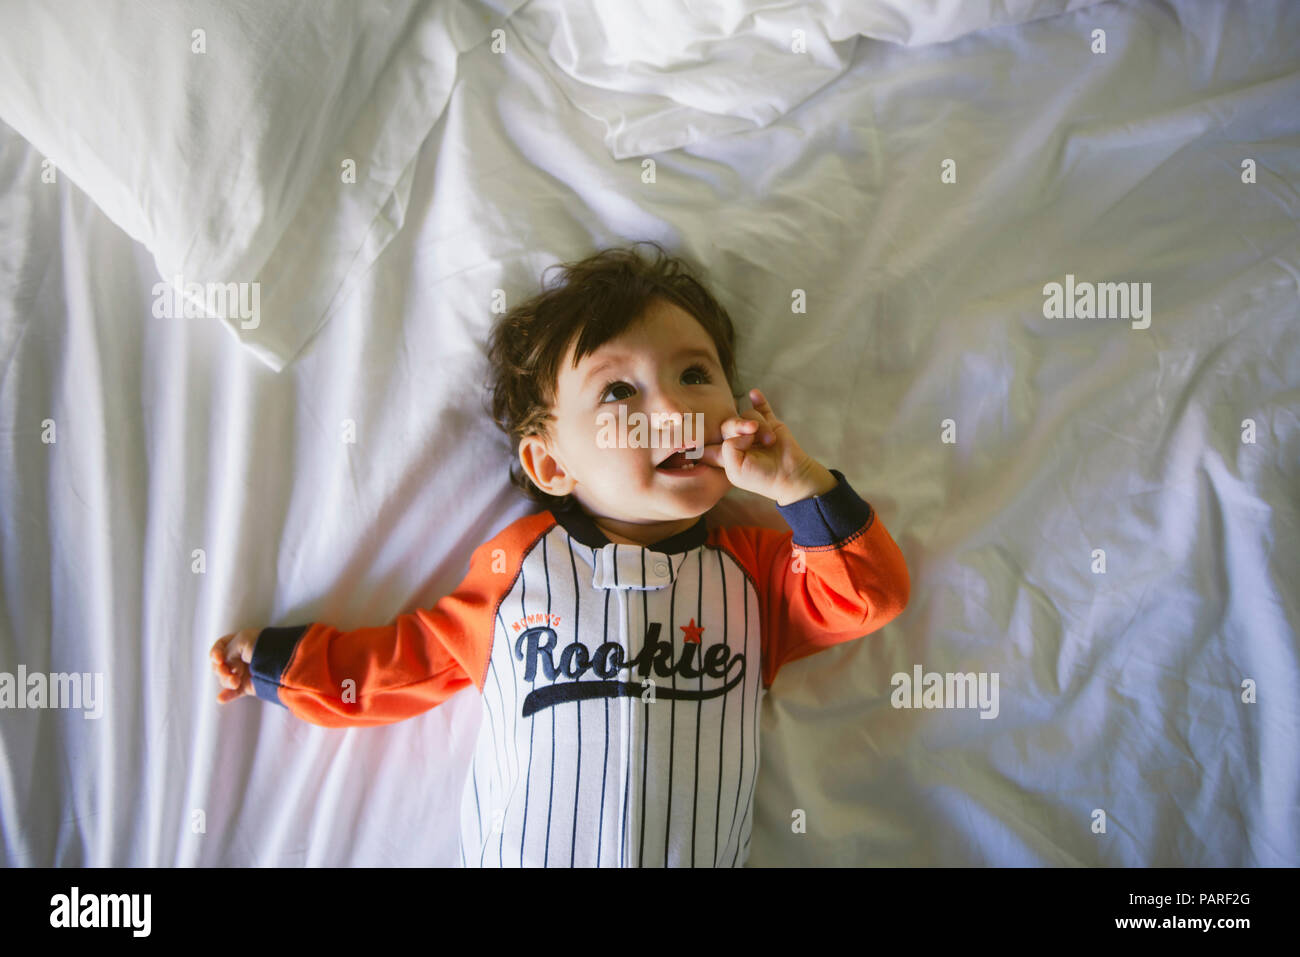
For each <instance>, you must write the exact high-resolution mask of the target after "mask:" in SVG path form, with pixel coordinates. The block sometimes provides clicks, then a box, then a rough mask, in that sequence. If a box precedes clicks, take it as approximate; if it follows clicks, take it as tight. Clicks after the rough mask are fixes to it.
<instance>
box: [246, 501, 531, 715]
mask: <svg viewBox="0 0 1300 957" xmlns="http://www.w3.org/2000/svg"><path fill="white" fill-rule="evenodd" d="M552 524H554V519H553V518H552V517H551V516H550V515H549V514H548V513H545V512H543V513H539V514H537V515H532V516H528V517H527V518H525V519H521V520H519V521H518V522H516V523H514V524H513V525H511V526H510V527H509V528H507V529H506V530H505V531H503V532H502V533H500V534H499V535H497V536H496V537H494V538H493V539H491V540H489V541H487V542H485V543H483V544H482V545H480V546H479V547H478V548H476V549H475V550H474V553H473V554H472V555H471V556H470V563H469V572H468V574H466V576H465V578H464V580H463V581H462V582H461V583H460V585H459V586H458V587H457V588H456V590H455V591H454V592H452V593H451V594H450V595H448V596H446V597H445V598H442V599H440V600H439V601H438V602H437V603H436V604H435V605H433V607H432V608H427V609H425V608H420V609H417V610H415V611H413V612H409V613H407V614H402V615H398V616H397V618H396V620H395V621H394V622H393V623H392V624H390V625H381V626H375V627H368V628H358V629H355V630H353V631H341V630H339V629H338V628H334V627H332V626H330V625H325V624H320V623H316V624H308V625H297V626H292V627H283V628H264V629H262V631H261V633H260V634H259V635H258V639H257V644H256V645H255V646H254V649H253V660H252V662H251V669H250V670H251V672H252V676H253V686H254V688H255V690H256V692H257V696H258V697H259V698H263V699H265V700H267V701H274V702H276V703H277V704H281V705H284V707H286V708H288V709H289V710H290V711H291V712H293V714H294V715H296V716H297V717H299V718H301V719H302V720H304V721H307V722H310V723H311V724H318V725H323V726H324V727H327V728H344V727H369V726H373V725H380V724H391V723H393V722H395V721H401V720H402V719H404V718H410V717H413V716H415V715H417V714H422V713H423V712H425V711H428V710H429V709H430V708H433V707H434V706H435V705H439V704H441V703H442V702H443V701H446V700H447V699H448V698H450V697H451V696H452V695H453V694H455V693H456V692H457V691H460V690H461V689H463V688H467V687H469V686H470V685H473V686H474V687H476V688H478V689H479V691H482V690H483V682H484V680H485V679H486V675H487V666H488V659H489V656H490V654H491V650H492V637H493V635H494V633H495V628H494V623H495V618H496V613H497V606H498V605H499V603H500V601H501V599H502V597H503V596H504V595H505V594H506V593H507V592H508V591H509V590H510V588H511V586H512V584H513V582H514V580H515V578H516V577H517V576H518V574H519V568H520V565H521V564H522V562H523V556H524V553H525V552H526V551H527V549H528V547H529V546H530V545H531V544H532V543H533V542H535V541H537V539H538V538H540V537H541V535H542V534H544V532H545V530H546V528H549V527H550V526H551V525H552Z"/></svg>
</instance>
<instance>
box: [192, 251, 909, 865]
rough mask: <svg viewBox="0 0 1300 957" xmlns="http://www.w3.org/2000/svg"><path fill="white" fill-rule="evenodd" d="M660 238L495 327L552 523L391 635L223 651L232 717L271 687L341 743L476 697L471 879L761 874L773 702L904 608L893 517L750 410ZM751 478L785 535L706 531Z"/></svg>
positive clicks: (224, 696)
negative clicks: (754, 835)
mask: <svg viewBox="0 0 1300 957" xmlns="http://www.w3.org/2000/svg"><path fill="white" fill-rule="evenodd" d="M652 245H655V249H656V251H657V255H656V256H655V257H654V258H653V260H651V261H647V260H645V259H643V258H642V257H641V256H640V255H639V254H638V253H637V252H636V250H635V248H634V247H629V248H627V249H612V250H605V251H604V252H601V253H598V254H597V255H594V256H592V257H590V258H588V259H585V260H583V261H581V262H577V263H567V264H562V266H561V268H563V270H564V281H563V282H561V283H560V284H558V285H555V286H552V287H550V288H547V289H544V291H543V292H541V293H540V294H539V295H537V296H535V297H534V298H533V299H531V300H529V301H528V302H525V303H522V304H520V305H519V306H516V307H515V308H514V309H513V310H511V311H510V312H509V313H508V314H507V315H506V316H504V317H503V319H502V321H501V322H500V323H499V324H498V326H497V327H496V329H494V331H493V333H492V337H491V340H490V342H489V350H488V351H489V358H490V361H491V366H492V379H493V381H492V413H493V417H494V419H495V420H496V422H497V424H498V425H499V426H501V427H502V428H503V429H504V430H505V431H506V433H507V434H508V435H509V436H510V439H511V442H512V445H513V446H514V449H515V450H516V452H517V455H518V460H519V466H520V471H515V470H514V468H513V465H512V468H511V479H512V481H514V482H515V483H516V484H518V485H519V486H520V487H521V488H523V489H525V490H526V491H527V493H528V494H529V495H531V496H532V497H533V498H534V499H535V500H536V501H537V502H538V504H540V505H542V506H543V507H544V510H542V511H539V512H536V513H535V514H531V515H527V516H525V517H523V518H520V519H519V520H517V521H516V522H514V523H513V524H511V525H509V526H508V527H506V528H505V529H504V530H503V531H501V532H500V533H499V534H497V535H496V536H494V537H493V538H491V539H490V540H488V541H487V542H485V543H483V544H482V545H480V546H479V547H478V548H477V549H475V551H474V552H473V554H472V556H471V557H470V562H469V571H468V573H467V575H466V576H465V579H464V581H462V582H461V584H460V585H459V586H458V587H457V588H456V590H455V591H454V592H453V593H452V594H450V595H448V596H446V597H445V598H442V599H441V600H439V601H438V602H436V603H435V604H434V605H433V606H432V607H430V608H421V609H417V610H415V611H413V612H410V613H408V614H403V615H399V616H398V617H397V619H396V621H394V622H393V623H392V624H390V625H385V626H380V627H370V628H358V629H356V630H354V631H340V630H338V629H337V628H333V627H331V626H329V625H326V624H319V623H317V624H305V625H298V626H294V627H280V628H262V629H245V630H243V631H240V632H238V633H236V634H233V635H226V636H225V637H223V638H221V639H220V640H218V641H217V642H216V644H215V645H213V647H212V652H211V657H212V664H213V668H214V670H215V671H216V672H217V676H218V679H219V681H220V682H221V684H222V685H223V689H222V690H221V691H220V692H219V693H218V696H217V697H218V700H219V701H221V702H226V701H230V700H232V699H234V698H237V697H240V696H241V695H254V694H255V695H257V696H258V697H261V698H264V699H266V700H267V701H273V702H276V703H278V704H280V705H283V706H284V707H286V708H288V709H289V710H290V711H291V712H292V713H293V714H295V715H296V716H298V717H299V718H301V719H303V720H304V721H309V722H312V723H314V724H319V725H324V726H326V727H334V728H337V727H348V726H358V725H365V726H370V725H378V724H387V723H389V722H393V721H400V720H402V719H403V718H409V717H412V716H414V715H418V714H420V713H422V712H424V711H427V710H429V709H430V708H432V707H434V706H435V705H437V704H440V703H441V702H443V701H445V700H446V699H447V698H449V697H451V696H452V695H453V694H455V693H456V692H458V691H460V690H461V689H463V688H467V687H470V686H471V685H472V686H473V687H474V688H475V689H476V690H477V691H478V692H479V693H480V695H481V696H482V707H483V715H482V725H481V728H480V731H479V737H478V741H477V744H476V747H475V751H474V756H473V761H472V766H471V768H470V771H469V774H468V775H467V777H466V781H465V787H464V791H463V797H462V801H461V819H460V854H461V863H462V864H463V865H466V866H483V865H490V866H496V865H510V866H564V867H568V866H579V867H590V866H600V867H633V866H665V865H666V866H669V867H676V866H728V867H734V866H737V865H743V864H744V863H745V861H746V860H747V858H748V856H749V841H750V832H751V829H752V824H753V804H754V782H755V778H756V775H757V772H758V764H759V746H758V732H759V715H760V711H759V708H760V706H761V699H762V695H763V694H765V693H766V691H767V689H768V687H769V686H770V685H771V684H772V681H773V679H774V678H775V677H776V674H777V672H778V670H779V669H780V668H781V666H782V665H783V664H785V663H786V662H790V661H794V660H796V659H798V658H803V657H805V656H807V655H810V654H813V653H814V652H816V651H819V650H821V649H823V648H827V647H830V646H832V645H835V644H839V643H841V642H845V641H849V640H851V639H854V638H858V637H861V636H863V635H866V634H869V633H870V632H873V631H876V630H877V629H878V628H880V627H882V626H883V625H884V624H886V623H887V622H888V621H890V620H891V619H893V618H894V617H895V616H897V615H898V614H899V613H900V612H901V611H902V610H903V608H904V607H905V606H906V604H907V599H908V592H909V587H910V584H909V577H908V572H907V565H906V563H905V562H904V560H903V555H902V552H901V551H900V550H899V548H898V546H897V545H896V544H895V543H894V540H893V539H892V538H891V537H890V535H889V532H888V531H886V530H885V527H884V525H883V524H882V523H881V521H880V518H879V516H877V515H876V514H875V512H874V510H873V509H872V508H871V506H870V505H869V504H868V503H867V502H865V501H863V500H862V499H861V498H860V497H859V496H858V495H857V493H856V492H855V491H854V490H853V488H851V487H850V485H849V483H848V482H847V481H846V480H845V478H844V476H843V475H842V474H841V473H840V472H838V471H836V470H834V469H827V468H825V467H824V466H823V465H822V464H821V463H819V462H817V461H816V460H815V459H813V458H812V457H811V456H809V455H808V454H807V453H806V452H805V451H804V450H803V449H802V448H800V446H799V444H798V443H797V442H796V441H795V438H794V435H793V434H792V433H791V431H790V428H789V426H788V425H786V424H785V423H784V422H782V421H781V420H780V419H779V418H777V416H776V413H775V412H774V411H773V409H772V406H771V405H770V403H769V402H768V399H767V398H766V397H765V396H764V395H763V394H762V393H761V392H760V391H759V390H758V389H752V390H750V392H749V398H750V400H751V402H752V404H753V408H752V410H746V411H744V412H741V411H739V410H738V408H737V404H736V395H735V394H734V393H733V388H732V384H733V382H734V381H735V368H734V330H733V328H732V323H731V320H730V318H729V317H728V315H727V313H726V311H725V310H724V309H723V308H722V306H721V305H719V304H718V302H717V301H716V300H715V299H714V298H713V296H712V295H710V294H709V292H708V291H706V290H705V288H704V287H703V286H702V285H701V284H700V283H699V282H698V281H696V280H695V279H694V278H692V277H691V275H690V272H689V271H688V270H687V269H686V268H685V266H684V265H683V264H682V263H681V262H680V261H679V260H677V259H674V258H671V257H669V256H667V254H666V253H665V252H664V251H663V250H662V249H661V248H659V247H658V245H657V244H652ZM552 268H556V267H552ZM692 423H694V424H695V427H694V428H692V427H691V424H692ZM732 486H735V487H737V488H740V489H746V490H748V491H750V492H753V493H755V494H758V495H763V496H766V497H767V498H769V499H771V500H772V501H773V502H775V503H776V506H777V508H778V510H779V512H780V514H781V516H782V517H783V518H784V519H785V521H786V523H787V524H788V525H789V526H790V529H791V531H788V532H785V533H781V532H778V531H775V530H772V529H767V528H758V527H730V528H723V527H719V528H712V529H710V528H709V527H708V526H707V525H706V522H705V519H704V517H703V516H704V514H705V513H706V512H708V511H709V510H710V509H711V508H712V507H713V506H714V505H716V504H717V503H718V501H719V500H720V499H721V498H722V497H723V495H724V494H725V493H726V492H727V490H728V489H729V488H730V487H732Z"/></svg>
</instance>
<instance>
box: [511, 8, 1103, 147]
mask: <svg viewBox="0 0 1300 957" xmlns="http://www.w3.org/2000/svg"><path fill="white" fill-rule="evenodd" d="M1097 2H1099V0H811V2H793V0H716V2H710V3H701V2H699V0H531V2H530V3H529V4H528V6H526V7H525V8H524V9H523V10H521V11H520V12H519V13H518V14H516V15H515V16H514V17H512V18H511V21H510V23H511V26H512V27H513V28H514V29H515V30H517V31H518V32H519V35H520V38H521V40H522V42H523V44H524V45H525V47H527V48H528V49H529V51H530V52H531V53H533V55H534V56H535V57H536V59H537V60H538V62H539V63H541V64H542V65H543V67H550V69H549V72H550V73H551V74H552V75H553V76H554V78H555V80H556V83H557V84H558V85H559V86H560V88H561V89H562V90H563V91H564V93H565V95H566V96H567V97H568V98H569V99H570V101H571V102H572V103H573V104H574V106H576V107H577V108H578V109H580V110H582V111H583V112H584V113H586V114H588V115H589V116H591V117H592V118H594V119H597V120H599V121H600V122H602V123H603V124H604V125H605V129H606V134H605V145H606V146H607V147H608V148H609V151H610V153H611V154H612V155H613V156H614V157H615V158H616V159H626V158H628V157H631V156H645V155H647V154H650V153H658V152H661V151H663V150H669V149H675V148H677V147H680V146H687V145H690V144H691V143H695V142H698V141H700V140H703V139H708V138H711V137H715V136H721V135H725V134H727V133H734V132H738V131H742V130H753V129H758V128H762V127H765V126H767V125H768V124H769V123H771V122H772V121H773V120H774V119H776V118H777V117H779V116H781V115H783V114H785V113H787V112H788V111H790V110H791V109H793V108H794V107H795V106H797V105H798V104H800V103H802V102H803V101H804V100H806V99H807V98H808V97H810V96H812V95H813V94H814V93H816V92H817V91H818V90H819V89H821V88H822V87H823V86H825V85H826V84H828V83H830V82H831V81H832V80H834V79H835V78H836V77H838V76H839V75H840V74H841V73H843V72H844V71H845V70H847V69H848V67H849V64H850V63H851V62H852V60H853V55H854V50H855V47H856V44H857V40H858V37H859V36H865V37H868V38H870V39H873V40H882V41H886V42H889V43H896V44H902V45H905V46H919V45H922V44H929V43H946V42H948V41H949V40H953V39H956V38H957V37H960V36H964V35H965V34H967V33H971V32H973V31H976V30H983V29H986V28H988V27H993V26H1000V25H1004V24H1013V23H1023V22H1026V21H1029V20H1036V19H1039V18H1041V17H1047V16H1054V15H1056V14H1059V13H1063V12H1066V11H1068V10H1074V9H1077V8H1079V7H1083V6H1088V5H1090V4H1092V3H1097ZM557 68H558V69H557Z"/></svg>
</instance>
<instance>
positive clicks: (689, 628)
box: [679, 618, 704, 645]
mask: <svg viewBox="0 0 1300 957" xmlns="http://www.w3.org/2000/svg"><path fill="white" fill-rule="evenodd" d="M679 627H680V628H681V629H682V631H684V632H686V635H685V637H683V638H682V641H690V642H693V643H695V644H697V645H698V644H699V643H700V632H702V631H703V630H704V629H703V628H699V627H696V625H695V619H694V618H692V619H691V623H690V624H689V625H680V626H679Z"/></svg>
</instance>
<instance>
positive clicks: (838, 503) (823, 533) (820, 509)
mask: <svg viewBox="0 0 1300 957" xmlns="http://www.w3.org/2000/svg"><path fill="white" fill-rule="evenodd" d="M829 471H830V473H831V474H832V475H834V476H835V478H836V481H837V482H838V484H837V485H836V486H835V487H834V488H833V489H831V490H830V491H829V492H826V493H825V494H824V495H810V496H808V497H807V498H801V499H800V500H799V501H797V502H791V503H790V504H789V505H778V506H777V507H776V509H777V511H778V512H780V513H781V517H782V518H784V519H785V521H786V524H787V525H789V526H790V529H791V531H793V532H794V544H795V545H803V546H806V547H808V548H820V547H824V546H827V545H838V544H839V543H840V542H842V541H844V540H845V539H846V538H848V537H849V536H851V535H852V534H853V533H854V532H857V531H860V530H861V529H862V528H863V527H864V526H866V525H868V524H869V523H870V522H871V521H872V520H873V519H874V518H875V512H874V511H873V510H872V508H871V505H870V504H868V503H867V502H865V501H863V500H862V498H861V497H860V496H859V495H858V493H857V492H855V491H853V486H851V485H849V483H848V481H847V480H846V479H845V478H844V474H843V473H842V472H840V471H839V470H838V469H829Z"/></svg>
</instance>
